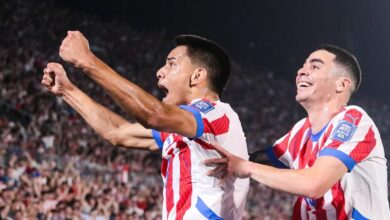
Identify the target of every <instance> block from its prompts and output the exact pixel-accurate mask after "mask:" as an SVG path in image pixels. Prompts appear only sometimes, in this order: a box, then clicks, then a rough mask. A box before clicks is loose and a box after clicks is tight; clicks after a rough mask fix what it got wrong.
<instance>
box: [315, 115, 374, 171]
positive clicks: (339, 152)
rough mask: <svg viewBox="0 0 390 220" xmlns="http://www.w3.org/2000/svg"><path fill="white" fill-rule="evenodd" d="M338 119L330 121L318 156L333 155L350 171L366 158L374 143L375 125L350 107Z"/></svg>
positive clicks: (366, 116)
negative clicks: (327, 132)
mask: <svg viewBox="0 0 390 220" xmlns="http://www.w3.org/2000/svg"><path fill="white" fill-rule="evenodd" d="M340 118H341V119H340V120H336V121H335V122H333V123H332V126H333V128H332V131H331V133H330V137H329V138H328V140H327V141H326V143H325V147H324V148H323V149H322V150H321V152H320V153H319V156H334V157H336V158H338V159H340V160H341V161H342V162H343V163H344V165H345V166H346V167H347V168H348V171H349V172H350V171H352V169H353V168H354V166H355V165H356V164H357V163H359V162H361V161H362V160H364V159H365V158H367V157H368V156H369V154H370V153H371V151H372V150H373V149H374V147H375V145H376V141H377V140H376V135H375V131H374V129H376V128H375V125H374V123H373V121H372V120H371V119H370V118H369V117H368V115H367V114H366V113H365V112H364V111H363V110H360V109H355V108H353V109H350V110H347V111H346V112H345V114H344V115H343V117H340Z"/></svg>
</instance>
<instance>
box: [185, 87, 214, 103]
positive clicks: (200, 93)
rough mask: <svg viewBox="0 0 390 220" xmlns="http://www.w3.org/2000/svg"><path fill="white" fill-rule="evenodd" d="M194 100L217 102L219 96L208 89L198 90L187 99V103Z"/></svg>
mask: <svg viewBox="0 0 390 220" xmlns="http://www.w3.org/2000/svg"><path fill="white" fill-rule="evenodd" d="M194 99H207V100H210V101H218V100H219V96H218V94H217V93H215V92H213V91H211V90H210V89H207V88H205V89H199V90H197V91H196V92H194V93H192V94H191V95H190V97H189V100H188V101H189V102H191V101H192V100H194Z"/></svg>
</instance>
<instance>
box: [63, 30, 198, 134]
mask: <svg viewBox="0 0 390 220" xmlns="http://www.w3.org/2000/svg"><path fill="white" fill-rule="evenodd" d="M60 56H61V57H62V59H64V60H65V61H67V62H70V63H72V64H74V65H75V66H76V67H78V68H81V69H82V70H83V71H84V72H85V73H86V74H87V75H88V76H89V77H91V78H92V79H93V80H94V81H96V82H97V83H98V84H99V85H100V86H102V87H103V88H104V89H105V91H106V92H107V93H108V94H109V95H110V96H111V97H112V98H113V99H114V100H115V102H116V103H117V104H118V105H120V106H121V107H122V109H124V111H126V112H127V113H129V114H130V115H132V116H134V117H135V118H136V119H137V121H138V122H140V123H141V124H142V125H143V126H145V127H147V128H154V129H156V130H160V131H166V132H174V133H178V134H181V135H183V136H187V137H194V136H195V135H196V129H197V124H196V120H195V118H194V117H193V115H192V114H191V113H189V112H188V111H185V110H182V109H180V108H178V107H177V106H175V105H169V104H164V103H162V102H160V101H159V100H157V99H156V98H155V97H153V96H152V95H150V94H149V93H147V92H145V91H144V90H143V89H141V88H140V87H138V86H137V85H135V84H134V83H132V82H130V81H128V80H126V79H125V78H123V77H122V76H120V75H119V74H118V73H117V72H115V71H114V70H113V69H112V68H110V67H109V66H108V65H107V64H105V63H104V62H103V61H102V60H100V59H99V58H97V57H96V56H95V55H94V54H93V53H92V52H91V51H90V49H89V44H88V41H87V39H86V38H85V37H84V36H83V35H82V34H81V33H80V32H78V31H68V35H67V37H66V38H65V39H64V40H63V42H62V45H61V47H60Z"/></svg>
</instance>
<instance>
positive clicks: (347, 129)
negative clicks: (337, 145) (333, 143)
mask: <svg viewBox="0 0 390 220" xmlns="http://www.w3.org/2000/svg"><path fill="white" fill-rule="evenodd" d="M355 130H356V125H354V124H352V123H351V122H348V121H345V120H342V121H340V122H339V124H338V125H337V127H336V129H335V130H334V132H333V135H332V139H336V140H339V141H341V142H346V141H349V140H351V138H352V135H353V134H354V133H355Z"/></svg>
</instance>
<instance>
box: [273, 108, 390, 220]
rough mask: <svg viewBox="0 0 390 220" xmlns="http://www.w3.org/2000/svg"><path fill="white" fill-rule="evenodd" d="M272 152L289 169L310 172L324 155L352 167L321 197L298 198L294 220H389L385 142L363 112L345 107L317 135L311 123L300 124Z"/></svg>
mask: <svg viewBox="0 0 390 220" xmlns="http://www.w3.org/2000/svg"><path fill="white" fill-rule="evenodd" d="M268 153H269V154H268V156H269V157H270V158H271V160H273V161H274V162H276V164H277V165H280V166H283V165H284V166H286V167H288V168H291V169H304V168H308V167H311V166H312V165H313V164H314V162H315V161H316V159H317V158H318V157H320V156H333V157H336V158H338V159H340V160H341V161H342V162H343V163H344V164H345V166H346V167H347V168H348V173H346V174H345V175H344V176H343V177H342V178H341V179H340V180H339V181H338V182H337V183H336V184H334V185H333V186H332V187H331V188H330V189H329V190H328V191H327V192H326V193H325V194H324V196H323V197H322V198H319V199H315V200H314V199H311V198H307V197H303V196H301V197H298V198H297V201H296V203H295V205H294V210H293V219H390V211H389V203H388V199H387V194H388V193H387V166H386V158H385V154H384V149H383V145H382V141H381V137H380V134H379V132H378V129H377V127H376V126H375V124H374V122H373V121H372V119H371V118H370V117H369V116H368V115H367V113H366V112H365V111H364V110H363V109H361V108H360V107H358V106H348V107H343V109H342V110H341V111H340V112H339V113H338V114H337V115H336V116H335V117H334V118H333V119H332V120H331V121H330V122H329V123H328V124H327V125H326V126H325V127H324V128H323V129H322V130H321V131H320V132H318V133H317V134H312V132H311V125H310V122H309V119H308V118H305V119H302V120H301V121H299V122H298V123H296V124H295V125H294V127H293V128H292V129H291V130H290V132H289V133H288V134H286V135H285V136H284V137H282V138H281V139H279V140H278V141H276V142H275V144H274V146H273V148H270V151H269V152H268Z"/></svg>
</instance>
